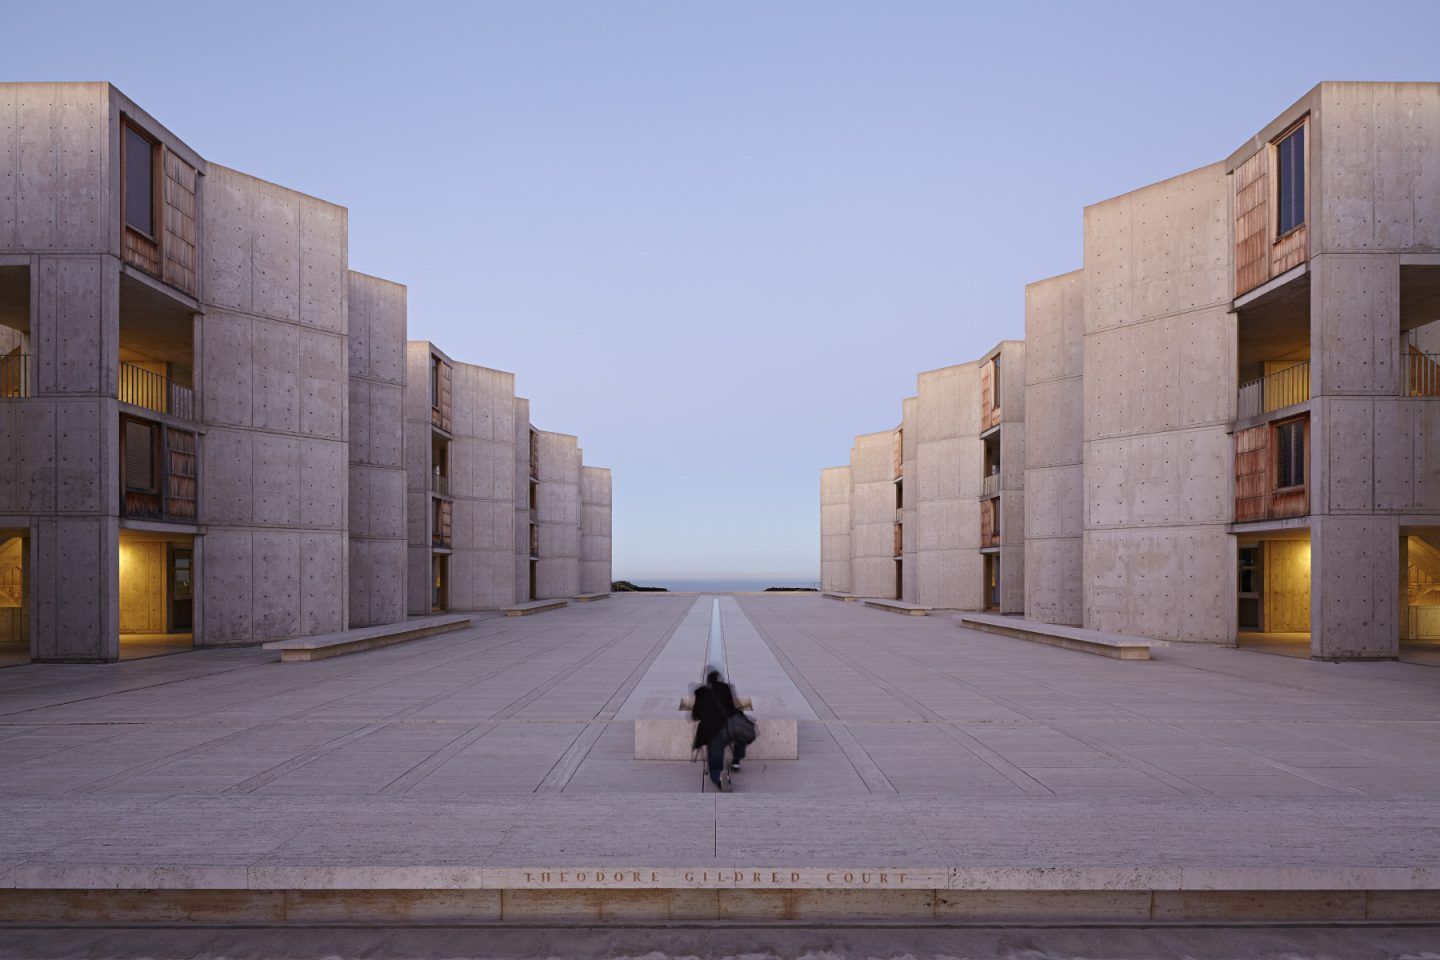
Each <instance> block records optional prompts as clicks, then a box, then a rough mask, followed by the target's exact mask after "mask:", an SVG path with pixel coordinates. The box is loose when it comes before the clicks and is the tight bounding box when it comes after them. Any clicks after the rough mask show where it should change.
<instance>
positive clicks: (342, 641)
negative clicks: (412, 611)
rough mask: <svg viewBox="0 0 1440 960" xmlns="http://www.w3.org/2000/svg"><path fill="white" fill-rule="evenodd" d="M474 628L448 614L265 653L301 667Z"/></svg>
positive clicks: (273, 646)
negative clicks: (277, 653)
mask: <svg viewBox="0 0 1440 960" xmlns="http://www.w3.org/2000/svg"><path fill="white" fill-rule="evenodd" d="M469 625H470V618H469V617H467V616H462V615H453V614H447V615H443V616H437V617H414V618H412V619H409V620H403V621H401V622H400V623H386V624H382V625H380V626H378V627H360V628H359V629H357V630H345V631H343V632H341V633H327V634H322V635H320V636H316V637H296V638H295V639H293V640H272V641H271V642H269V643H267V644H264V645H263V649H265V650H279V651H280V662H281V663H297V662H303V661H308V660H324V659H326V658H328V657H341V656H344V655H346V654H349V653H363V652H364V651H366V650H375V649H377V648H379V647H388V646H390V645H391V644H396V643H405V642H406V641H408V640H419V639H420V638H421V637H433V636H435V635H436V634H440V633H449V632H450V631H452V630H461V629H463V628H465V627H468V626H469Z"/></svg>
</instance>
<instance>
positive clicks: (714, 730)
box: [690, 680, 738, 750]
mask: <svg viewBox="0 0 1440 960" xmlns="http://www.w3.org/2000/svg"><path fill="white" fill-rule="evenodd" d="M737 712H738V711H736V709H735V694H734V692H733V691H731V689H730V684H728V683H726V682H725V681H723V680H718V681H716V682H715V684H714V685H713V686H712V685H711V684H705V685H704V686H701V687H696V688H695V706H693V707H691V708H690V719H692V720H695V721H698V722H697V723H696V724H695V739H694V741H693V742H692V743H691V744H690V747H691V749H692V750H699V749H700V748H702V747H704V746H705V745H706V744H708V743H709V742H710V741H711V740H714V739H715V737H716V735H717V734H719V733H722V732H723V731H724V730H725V721H727V720H729V719H730V717H731V716H733V715H734V714H735V713H737Z"/></svg>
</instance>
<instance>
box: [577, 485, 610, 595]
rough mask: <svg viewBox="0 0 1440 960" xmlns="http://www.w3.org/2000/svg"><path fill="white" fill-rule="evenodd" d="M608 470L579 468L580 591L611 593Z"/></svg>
mask: <svg viewBox="0 0 1440 960" xmlns="http://www.w3.org/2000/svg"><path fill="white" fill-rule="evenodd" d="M611 579H612V578H611V575H610V469H609V468H608V467H589V466H584V467H581V468H580V592H581V593H609V592H610V583H611Z"/></svg>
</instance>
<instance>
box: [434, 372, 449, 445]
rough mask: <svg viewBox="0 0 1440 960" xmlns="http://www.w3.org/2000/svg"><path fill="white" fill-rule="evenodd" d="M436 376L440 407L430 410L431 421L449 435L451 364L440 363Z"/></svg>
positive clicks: (437, 398)
mask: <svg viewBox="0 0 1440 960" xmlns="http://www.w3.org/2000/svg"><path fill="white" fill-rule="evenodd" d="M435 374H436V377H437V378H438V384H437V387H438V389H437V391H436V392H437V393H438V396H437V397H436V400H437V401H438V405H437V406H434V407H431V408H430V421H431V422H432V423H434V424H435V426H437V427H439V428H440V429H441V430H444V431H445V432H446V433H449V432H450V397H451V384H450V380H451V371H450V364H448V363H446V362H445V361H443V360H442V361H440V366H439V367H438V368H436V371H435Z"/></svg>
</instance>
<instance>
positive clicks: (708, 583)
mask: <svg viewBox="0 0 1440 960" xmlns="http://www.w3.org/2000/svg"><path fill="white" fill-rule="evenodd" d="M627 579H629V580H630V581H631V582H632V583H635V584H637V585H639V586H642V587H664V588H665V589H667V590H671V591H674V592H675V593H756V592H759V591H761V590H764V589H765V588H766V587H818V586H820V584H819V582H818V581H815V580H789V579H786V578H785V577H778V578H776V579H773V580H741V579H736V580H690V579H673V578H669V577H656V578H654V579H647V578H633V577H632V578H627Z"/></svg>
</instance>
